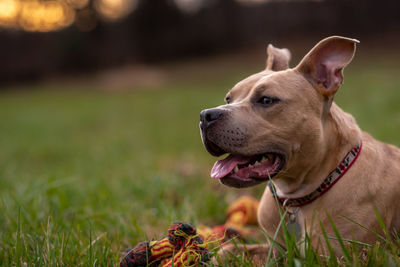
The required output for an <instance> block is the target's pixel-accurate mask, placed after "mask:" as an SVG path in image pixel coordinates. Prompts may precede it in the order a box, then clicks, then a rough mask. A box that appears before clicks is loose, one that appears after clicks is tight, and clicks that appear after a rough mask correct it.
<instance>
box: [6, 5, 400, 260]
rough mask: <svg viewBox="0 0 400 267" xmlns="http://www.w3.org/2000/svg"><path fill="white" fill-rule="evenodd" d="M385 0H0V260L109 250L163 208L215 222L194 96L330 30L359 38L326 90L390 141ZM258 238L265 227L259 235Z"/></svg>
mask: <svg viewBox="0 0 400 267" xmlns="http://www.w3.org/2000/svg"><path fill="white" fill-rule="evenodd" d="M399 11H400V2H399V1H397V0H381V1H372V0H363V1H361V0H360V1H356V0H320V1H316V0H314V1H307V0H283V1H279V0H0V62H1V64H0V214H2V215H1V216H0V229H2V231H0V266H78V265H80V266H81V265H82V266H89V265H90V266H115V265H116V264H117V263H118V261H119V257H120V252H121V251H123V250H124V249H126V248H128V247H132V246H133V245H135V244H136V243H138V242H140V241H144V240H149V239H153V238H157V237H160V236H163V235H165V234H166V230H167V228H168V226H169V224H170V223H172V222H174V221H187V222H191V223H193V224H195V225H198V224H200V223H203V224H204V223H205V224H209V225H216V224H221V223H223V222H224V220H225V210H226V208H227V205H229V203H231V202H232V201H233V200H235V199H236V198H237V197H238V196H239V195H243V194H251V195H253V196H254V197H256V198H259V197H260V196H261V194H262V192H263V190H264V188H265V184H261V185H259V186H256V187H253V188H249V189H243V190H237V189H232V188H227V187H225V186H222V185H220V184H219V183H218V181H215V180H212V179H211V178H210V177H209V173H210V170H211V167H212V165H213V163H214V161H215V158H213V157H211V156H210V155H209V154H207V152H206V151H205V149H204V148H203V146H202V144H201V140H200V135H199V128H198V123H199V112H200V111H201V110H202V109H205V108H209V107H213V106H217V105H220V104H222V103H223V99H224V96H225V94H226V92H227V91H228V90H229V89H230V88H232V86H234V85H235V84H236V83H237V82H238V81H240V80H241V79H243V78H245V77H247V76H248V75H250V74H252V73H254V72H257V71H260V70H262V69H264V68H265V60H266V47H267V45H268V43H273V44H274V45H275V46H277V47H287V48H288V49H290V50H291V52H292V55H293V59H292V61H291V66H292V67H293V66H295V65H296V64H297V62H299V60H300V59H301V58H302V57H303V56H304V55H305V54H306V53H307V52H308V51H309V50H310V49H311V48H312V47H313V46H314V45H315V44H316V43H317V42H318V41H319V40H321V39H323V38H325V37H327V36H329V35H344V36H347V37H351V38H357V39H359V40H360V41H361V43H360V44H359V45H358V46H357V53H356V56H355V58H354V60H353V62H352V63H351V64H350V65H349V66H348V67H347V68H346V70H345V72H344V76H345V78H344V81H345V82H344V85H343V86H342V87H341V89H340V90H339V92H338V93H337V95H336V99H335V101H336V102H337V103H338V104H339V106H341V107H342V108H343V109H344V110H345V111H348V112H350V113H352V114H353V115H354V117H355V118H356V120H357V122H358V123H359V125H360V126H361V128H362V129H364V130H367V131H368V132H370V133H371V134H372V135H373V136H374V137H376V138H377V139H379V140H382V141H385V142H388V143H392V144H395V145H397V146H399V145H400V136H399V134H398V131H399V127H400V106H399V101H400V78H399V77H400V76H399V74H400V66H399V62H400V51H399V48H400V16H399ZM258 242H263V240H258Z"/></svg>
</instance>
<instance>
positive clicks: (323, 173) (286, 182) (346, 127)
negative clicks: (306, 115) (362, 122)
mask: <svg viewBox="0 0 400 267" xmlns="http://www.w3.org/2000/svg"><path fill="white" fill-rule="evenodd" d="M322 130H323V133H322V135H321V140H320V141H319V144H318V146H317V147H315V148H313V149H314V150H315V151H302V150H301V147H300V151H299V152H298V154H300V157H302V158H304V157H307V156H308V154H309V153H314V155H313V157H311V158H312V159H313V160H312V162H310V161H308V162H307V163H306V164H305V163H304V161H303V162H301V160H299V161H298V162H301V163H300V164H301V165H303V166H295V167H292V168H290V167H289V169H288V170H287V172H286V173H285V174H283V175H282V176H281V177H277V179H276V180H274V181H273V183H274V185H275V188H276V193H277V194H278V195H279V196H281V197H285V198H299V197H303V196H305V195H308V194H310V193H311V192H313V191H314V190H316V189H317V188H318V187H319V186H320V185H321V184H322V183H323V182H324V180H325V179H326V177H327V176H328V175H329V173H330V172H331V171H332V170H333V169H335V168H336V167H337V165H338V164H339V163H340V161H341V160H342V159H343V157H344V156H345V155H346V154H347V153H348V152H349V151H350V150H351V149H352V148H353V147H354V146H355V145H356V144H358V142H360V139H361V130H360V128H359V127H358V126H357V124H356V123H355V120H354V118H353V117H352V116H351V115H350V114H348V113H346V112H344V111H343V110H342V109H340V108H339V107H338V106H337V105H336V104H335V103H332V106H331V110H330V112H329V114H327V117H326V118H325V119H324V122H323V127H322ZM295 164H296V162H295V163H294V164H293V166H294V165H295Z"/></svg>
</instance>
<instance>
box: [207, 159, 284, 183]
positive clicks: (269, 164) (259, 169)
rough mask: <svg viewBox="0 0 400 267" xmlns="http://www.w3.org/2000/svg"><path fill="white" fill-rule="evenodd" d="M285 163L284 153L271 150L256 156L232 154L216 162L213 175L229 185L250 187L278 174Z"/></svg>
mask: <svg viewBox="0 0 400 267" xmlns="http://www.w3.org/2000/svg"><path fill="white" fill-rule="evenodd" d="M284 164H285V157H284V156H283V155H282V154H279V153H275V152H271V153H265V154H260V155H254V156H241V155H233V154H230V155H229V156H228V157H226V158H225V159H223V160H218V161H217V162H215V164H214V167H213V168H212V170H211V177H212V178H216V179H220V181H221V182H222V183H223V184H225V185H228V186H233V187H248V186H252V185H256V184H259V183H261V182H264V181H266V180H269V179H270V178H272V177H274V176H275V175H276V174H278V173H279V172H280V171H281V169H282V168H283V166H284Z"/></svg>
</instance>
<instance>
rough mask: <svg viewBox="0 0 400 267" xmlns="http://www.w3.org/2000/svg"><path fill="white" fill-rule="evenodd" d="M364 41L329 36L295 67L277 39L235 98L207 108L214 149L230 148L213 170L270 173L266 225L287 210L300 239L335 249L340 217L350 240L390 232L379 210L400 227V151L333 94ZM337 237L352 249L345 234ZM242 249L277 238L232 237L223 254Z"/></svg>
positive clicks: (206, 128) (233, 181)
mask: <svg viewBox="0 0 400 267" xmlns="http://www.w3.org/2000/svg"><path fill="white" fill-rule="evenodd" d="M358 43H359V41H357V40H355V39H350V38H346V37H341V36H331V37H328V38H326V39H323V40H322V41H320V42H319V43H318V44H316V45H315V46H314V47H313V48H312V49H311V50H310V51H309V52H308V53H307V54H306V55H305V56H304V58H303V59H302V60H301V61H300V63H299V64H298V65H297V66H296V67H295V68H292V69H291V68H289V61H290V57H291V54H290V52H289V50H287V49H279V48H275V47H274V46H272V45H269V46H268V49H267V52H268V58H267V61H266V69H265V70H263V71H261V72H259V73H256V74H253V75H251V76H249V77H248V78H246V79H244V80H242V81H240V82H239V83H237V84H236V85H235V86H234V87H233V88H232V89H231V90H230V91H229V92H228V93H227V95H226V97H225V101H226V104H225V105H221V106H219V107H216V108H211V109H206V110H203V111H201V113H200V132H201V137H202V142H203V144H204V146H205V148H206V150H207V151H208V152H209V153H210V154H211V155H213V156H216V157H219V156H221V155H224V154H229V155H228V156H227V157H226V158H225V159H222V160H218V161H217V162H216V163H215V164H214V167H213V168H212V171H211V177H213V178H215V179H218V180H219V181H220V182H221V183H222V184H224V185H227V186H231V187H236V188H243V187H249V186H254V185H256V184H259V183H263V182H265V183H266V185H268V186H266V189H265V191H264V194H263V196H262V198H261V201H260V206H259V210H258V222H259V225H260V226H261V227H262V228H263V229H264V231H265V232H266V233H267V234H268V235H269V236H271V237H272V236H274V234H275V233H276V231H277V229H278V225H279V223H280V221H281V216H280V210H279V209H281V211H286V212H287V216H286V217H287V218H286V219H285V220H286V223H287V225H288V228H289V227H290V228H291V229H289V230H290V231H291V232H292V233H294V235H296V236H297V238H299V240H301V239H303V238H304V237H305V235H306V233H311V232H312V236H311V244H312V246H313V247H314V248H315V249H317V250H318V251H319V252H321V253H325V254H329V251H328V248H327V247H326V242H325V241H324V237H323V234H324V232H323V231H326V235H327V236H328V237H335V231H334V229H333V227H332V224H331V222H330V221H331V220H332V221H333V223H334V225H335V226H336V228H337V230H338V231H339V233H340V235H341V237H342V238H343V240H346V239H348V240H356V241H360V242H364V243H368V244H373V243H374V242H376V241H377V235H376V233H375V232H378V233H383V230H382V227H381V226H380V224H379V220H378V219H377V216H376V214H379V215H380V216H381V218H382V220H383V222H384V223H385V225H386V227H387V229H389V230H390V231H393V230H400V207H399V206H400V201H399V200H400V194H399V192H400V150H399V149H398V148H397V147H395V146H393V145H389V144H385V143H382V142H379V141H377V140H375V139H374V138H373V137H371V135H369V134H368V133H366V132H363V131H361V130H360V128H359V126H358V125H357V123H356V121H355V119H354V118H353V117H352V116H351V115H350V114H348V113H346V112H344V111H343V110H342V109H340V107H339V106H337V105H336V104H335V102H334V101H333V99H334V96H335V93H336V92H337V91H338V90H339V88H340V85H341V84H342V83H343V69H344V68H345V67H346V66H347V65H348V64H349V63H350V62H351V61H352V59H353V57H354V54H355V50H356V45H357V44H358ZM321 225H322V226H323V228H324V229H322V228H321ZM360 225H362V226H360ZM277 242H279V243H280V244H282V245H284V243H283V241H282V239H280V238H279V237H278V239H277ZM331 246H332V248H333V250H334V252H335V253H336V254H337V255H341V254H342V250H341V248H340V244H339V242H337V241H335V240H332V241H331ZM241 249H245V250H246V251H247V253H250V255H251V256H252V257H256V256H258V257H262V256H265V255H267V253H268V251H269V249H270V244H264V245H248V246H236V245H235V246H232V245H231V246H229V245H228V246H225V247H224V249H223V251H222V253H226V252H233V251H235V252H236V253H239V252H240V251H237V250H241Z"/></svg>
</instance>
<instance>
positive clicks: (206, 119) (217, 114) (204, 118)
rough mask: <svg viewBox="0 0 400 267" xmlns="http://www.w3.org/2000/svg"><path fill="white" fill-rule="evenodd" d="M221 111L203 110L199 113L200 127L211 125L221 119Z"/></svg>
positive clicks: (216, 109)
mask: <svg viewBox="0 0 400 267" xmlns="http://www.w3.org/2000/svg"><path fill="white" fill-rule="evenodd" d="M222 114H223V111H222V110H221V109H218V108H210V109H205V110H203V111H202V112H200V122H201V126H202V127H207V126H208V125H210V124H211V123H213V122H215V121H216V120H218V119H219V118H221V116H222Z"/></svg>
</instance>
